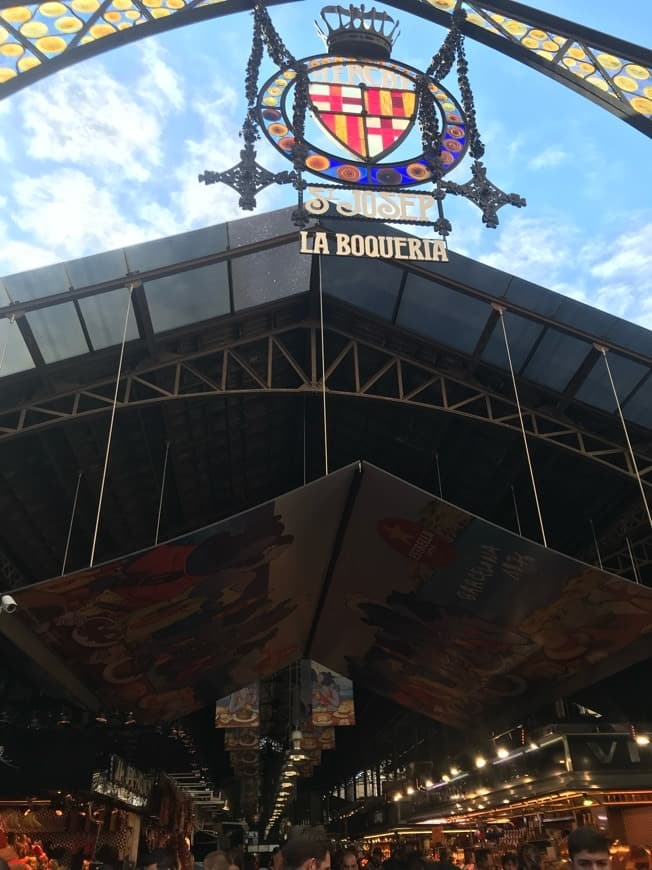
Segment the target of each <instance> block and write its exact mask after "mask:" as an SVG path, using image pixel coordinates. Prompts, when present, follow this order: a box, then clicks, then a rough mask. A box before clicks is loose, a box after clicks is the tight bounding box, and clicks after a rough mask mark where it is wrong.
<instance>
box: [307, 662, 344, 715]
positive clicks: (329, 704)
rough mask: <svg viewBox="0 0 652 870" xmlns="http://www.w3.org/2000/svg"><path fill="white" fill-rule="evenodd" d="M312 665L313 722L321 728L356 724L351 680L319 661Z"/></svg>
mask: <svg viewBox="0 0 652 870" xmlns="http://www.w3.org/2000/svg"><path fill="white" fill-rule="evenodd" d="M311 665H312V667H311V671H312V721H313V724H314V725H317V726H318V727H321V728H327V727H329V726H330V727H333V726H339V725H355V709H354V703H353V683H352V682H351V680H350V679H349V678H348V677H343V676H342V675H341V674H338V673H336V672H335V671H333V670H331V669H330V668H327V667H325V666H324V665H321V664H319V662H315V661H313V662H312V663H311Z"/></svg>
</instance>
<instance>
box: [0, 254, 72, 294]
mask: <svg viewBox="0 0 652 870" xmlns="http://www.w3.org/2000/svg"><path fill="white" fill-rule="evenodd" d="M3 280H4V285H5V287H6V289H7V293H8V294H9V296H10V297H11V299H13V301H14V302H23V301H24V300H25V299H40V298H41V297H42V296H51V295H52V294H53V293H64V292H65V291H66V290H67V289H68V277H67V275H66V270H65V269H64V267H63V265H62V264H61V263H57V264H56V265H55V266H43V267H42V268H41V269H32V270H31V271H29V272H19V273H18V274H17V275H8V276H7V277H6V278H4V279H3Z"/></svg>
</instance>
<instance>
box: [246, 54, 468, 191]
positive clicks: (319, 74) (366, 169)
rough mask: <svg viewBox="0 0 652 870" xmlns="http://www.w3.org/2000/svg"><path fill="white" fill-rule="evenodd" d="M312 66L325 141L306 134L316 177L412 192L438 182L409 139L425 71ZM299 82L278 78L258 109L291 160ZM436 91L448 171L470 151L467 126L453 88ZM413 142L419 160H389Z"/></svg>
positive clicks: (350, 64) (347, 62)
mask: <svg viewBox="0 0 652 870" xmlns="http://www.w3.org/2000/svg"><path fill="white" fill-rule="evenodd" d="M307 66H308V79H309V94H310V110H311V114H312V117H313V120H314V122H315V124H313V130H314V131H315V132H320V133H321V134H322V137H321V138H322V139H323V140H324V144H323V145H322V144H321V143H320V144H316V143H313V142H311V141H309V134H307V135H306V139H307V140H308V141H307V146H308V154H307V156H306V161H305V165H306V168H307V169H308V170H310V172H311V173H313V174H315V175H319V176H321V177H322V178H326V179H329V180H331V181H333V182H337V183H344V184H347V185H348V184H351V185H353V184H357V185H365V186H367V185H368V186H372V187H388V186H413V185H417V184H423V183H424V182H426V181H429V180H430V179H431V177H432V169H431V168H430V167H429V165H428V162H427V160H426V155H424V154H423V150H422V148H420V147H419V146H420V141H419V137H418V136H416V135H415V136H414V137H410V133H411V132H412V130H413V127H414V122H415V117H416V111H417V101H416V94H415V83H416V80H417V77H418V76H420V75H422V73H420V72H419V71H418V70H416V69H414V68H413V67H411V66H408V65H406V64H403V63H396V62H395V61H387V62H383V61H364V62H362V63H361V61H360V59H359V58H358V59H356V58H348V57H332V56H329V55H316V56H314V57H311V58H308V59H307ZM295 78H296V73H295V72H294V70H292V69H287V70H280V71H278V72H277V73H275V74H274V75H273V76H272V77H271V78H270V79H269V80H268V81H267V82H266V83H265V84H264V85H263V87H262V89H261V93H260V99H259V106H258V112H259V118H260V124H261V127H262V129H263V131H264V133H265V135H266V136H267V138H268V139H269V141H270V142H271V143H272V145H274V147H275V148H277V149H278V150H279V151H280V152H281V153H282V154H284V155H285V156H286V157H288V158H289V159H291V156H292V150H293V148H294V145H295V140H294V136H293V135H292V120H291V116H292V108H291V107H292V95H293V94H292V92H293V89H294V85H295ZM429 87H430V90H431V92H432V94H433V95H434V97H435V100H436V105H437V109H438V113H439V115H440V123H441V128H442V130H443V134H442V137H441V148H440V160H441V164H442V166H443V169H444V172H448V171H450V170H451V169H453V168H454V167H455V166H457V164H458V163H459V162H460V160H461V159H462V158H463V156H464V154H465V153H466V150H467V138H466V122H465V120H464V114H463V112H462V109H461V107H460V105H459V103H458V101H457V100H456V98H455V97H454V96H453V95H452V94H451V93H450V92H449V91H448V90H446V89H445V88H443V87H442V85H441V84H438V83H436V82H435V81H432V82H431V83H430V85H429ZM411 139H414V146H415V152H414V153H413V154H412V156H407V157H406V158H404V159H402V160H394V161H389V162H388V161H387V160H386V159H385V158H386V157H388V156H389V155H390V154H392V153H393V152H396V151H397V150H398V149H399V148H401V146H407V145H408V144H409V142H410V140H411ZM329 143H330V144H331V145H332V148H329V147H328V144H329ZM403 150H405V149H403ZM408 150H409V148H408ZM334 152H335V153H334ZM337 152H339V153H337Z"/></svg>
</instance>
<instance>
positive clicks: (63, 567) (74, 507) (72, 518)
mask: <svg viewBox="0 0 652 870" xmlns="http://www.w3.org/2000/svg"><path fill="white" fill-rule="evenodd" d="M82 474H83V471H78V472H77V486H76V487H75V497H74V499H73V502H72V511H71V513H70V524H69V526H68V538H67V540H66V549H65V551H64V554H63V564H62V565H61V574H62V575H63V574H65V573H66V562H67V561H68V550H69V549H70V541H71V538H72V527H73V525H74V524H75V514H76V513H77V499H78V498H79V486H80V484H81V479H82Z"/></svg>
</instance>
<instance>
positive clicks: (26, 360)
mask: <svg viewBox="0 0 652 870" xmlns="http://www.w3.org/2000/svg"><path fill="white" fill-rule="evenodd" d="M5 346H6V350H5ZM3 352H4V362H3V363H2V368H0V377H5V376H6V375H13V374H15V373H16V372H24V371H27V369H33V368H34V360H33V359H32V355H31V354H30V352H29V350H28V349H27V345H26V344H25V340H24V338H23V336H22V335H21V334H20V329H18V324H17V323H16V322H15V321H14V322H13V323H12V322H11V321H10V320H8V319H7V318H3V319H2V320H0V359H2V354H3Z"/></svg>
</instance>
